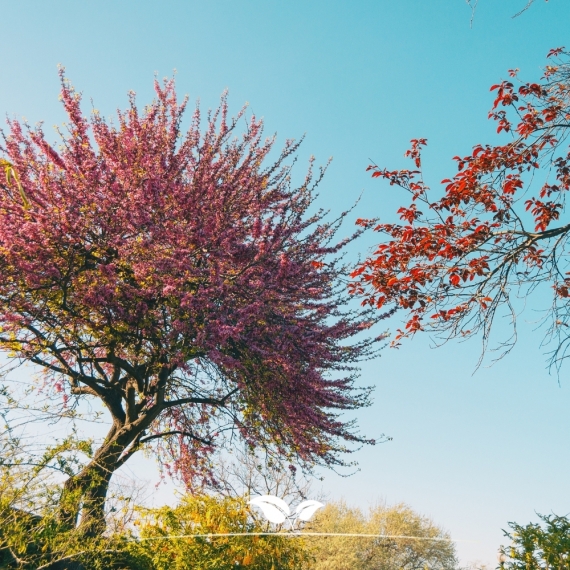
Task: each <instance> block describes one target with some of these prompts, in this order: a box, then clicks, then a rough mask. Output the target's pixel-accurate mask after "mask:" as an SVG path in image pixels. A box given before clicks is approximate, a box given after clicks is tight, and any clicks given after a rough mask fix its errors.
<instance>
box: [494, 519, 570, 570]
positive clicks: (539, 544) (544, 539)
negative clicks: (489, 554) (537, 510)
mask: <svg viewBox="0 0 570 570" xmlns="http://www.w3.org/2000/svg"><path fill="white" fill-rule="evenodd" d="M540 518H541V520H542V523H543V524H542V525H541V524H536V523H532V524H528V525H526V526H521V525H518V524H516V523H509V526H510V527H511V532H505V536H507V537H508V538H509V539H510V540H511V545H510V546H503V547H501V556H500V568H502V569H504V570H568V569H569V568H570V520H568V517H559V516H556V515H547V516H540Z"/></svg>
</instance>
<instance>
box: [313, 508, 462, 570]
mask: <svg viewBox="0 0 570 570" xmlns="http://www.w3.org/2000/svg"><path fill="white" fill-rule="evenodd" d="M306 530H307V531H312V532H324V533H329V532H330V533H347V534H350V533H359V534H360V533H362V534H385V535H398V536H413V537H423V538H449V536H448V535H447V534H446V533H445V532H444V531H443V530H442V529H441V528H440V527H438V526H436V525H435V524H434V523H433V522H432V521H431V520H430V519H429V518H427V517H424V516H421V515H419V514H418V513H416V512H414V511H413V510H412V509H411V508H409V507H408V506H407V505H403V504H400V505H395V506H391V507H387V506H385V505H382V504H379V505H377V506H375V507H372V508H371V509H370V510H369V511H368V512H367V513H364V512H362V511H361V510H360V509H357V508H350V507H348V506H347V505H346V504H345V503H344V502H342V501H341V502H338V503H329V504H328V505H327V506H326V507H325V508H324V509H322V510H321V511H318V512H317V514H316V515H315V518H314V520H313V522H312V523H311V524H310V526H309V527H307V528H306ZM307 540H310V546H311V547H312V549H313V554H314V556H315V562H314V565H313V566H311V568H312V570H365V569H366V570H419V569H422V570H423V569H424V568H430V569H432V570H454V569H455V568H457V567H458V566H457V560H456V557H455V547H454V544H453V542H450V541H438V540H433V541H432V540H413V539H401V538H398V539H396V538H380V539H378V538H362V537H358V538H351V537H336V536H335V537H315V538H313V539H307Z"/></svg>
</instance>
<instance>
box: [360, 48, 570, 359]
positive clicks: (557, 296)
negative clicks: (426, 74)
mask: <svg viewBox="0 0 570 570" xmlns="http://www.w3.org/2000/svg"><path fill="white" fill-rule="evenodd" d="M569 55H570V54H568V53H567V52H564V50H563V48H558V49H553V50H551V52H550V53H549V54H548V56H549V58H551V63H550V64H549V65H548V66H547V67H546V68H545V71H544V76H543V78H542V79H541V80H540V82H538V83H520V84H519V85H518V86H516V85H515V84H514V83H513V82H514V81H516V79H514V78H516V76H517V72H518V70H512V71H510V75H511V77H512V78H513V80H512V81H503V82H501V83H500V84H498V85H493V86H492V87H491V90H492V91H494V92H495V94H496V98H495V101H494V103H493V107H492V109H491V111H490V113H489V118H491V119H493V120H494V121H496V123H497V133H500V136H501V137H502V139H503V140H504V142H503V143H502V144H498V145H496V146H493V145H481V144H479V145H476V146H475V147H474V148H473V151H472V152H471V154H469V155H468V156H465V157H460V156H456V157H455V158H454V160H455V161H456V162H457V166H458V172H457V173H456V174H455V175H453V176H452V177H450V178H449V179H446V180H443V182H442V184H443V185H444V191H443V192H442V193H440V194H439V195H437V194H435V195H434V191H433V190H430V189H429V188H428V186H427V185H426V183H425V182H424V180H423V177H422V172H421V149H422V146H424V145H425V144H426V140H425V139H417V140H413V141H412V148H411V150H409V151H408V152H407V153H406V156H407V157H409V158H410V159H411V160H412V161H413V163H414V167H413V169H411V170H394V171H391V170H387V169H385V168H380V167H378V166H376V165H372V166H369V167H368V168H369V170H371V171H372V176H373V177H375V178H381V179H385V180H387V181H389V183H390V184H391V185H396V186H399V187H401V188H403V189H404V190H406V191H407V192H409V194H410V195H411V198H412V200H411V204H410V205H409V206H403V207H401V208H400V209H399V210H398V214H399V216H400V218H401V220H402V222H401V223H394V224H389V223H380V224H377V223H376V222H375V221H373V220H359V222H358V223H360V225H361V226H363V227H373V228H374V230H375V231H377V232H379V233H382V234H384V235H385V236H386V239H385V240H383V241H382V242H381V243H380V245H378V247H377V248H376V250H375V251H374V253H373V255H371V256H370V257H369V258H368V259H366V260H365V261H364V262H363V263H361V264H360V265H359V266H358V267H357V269H356V270H355V271H354V272H353V273H352V277H353V279H354V280H353V282H352V284H351V292H352V293H353V294H357V295H363V296H364V301H363V303H364V304H365V305H366V304H369V305H371V306H375V307H378V308H380V307H384V306H390V305H393V306H396V307H398V308H400V309H403V310H405V311H406V312H407V313H408V317H407V322H406V325H405V329H404V330H399V331H398V334H397V335H396V338H395V340H394V342H395V343H396V344H397V343H398V341H399V339H401V338H402V337H407V336H410V335H413V334H414V333H416V332H417V331H420V330H424V329H426V330H430V331H433V332H436V333H440V334H442V335H443V338H444V339H445V338H451V337H466V336H470V335H473V334H475V333H477V332H482V335H483V339H484V342H485V343H487V341H488V339H489V334H490V331H491V328H492V325H493V322H494V318H495V316H496V315H497V314H498V313H499V314H500V313H501V312H503V310H506V311H507V312H508V313H510V314H511V316H512V322H513V325H514V323H515V321H516V316H517V311H518V310H519V309H520V307H519V306H518V304H517V302H516V296H517V295H519V296H521V297H524V296H526V295H527V294H528V293H530V292H532V291H534V290H535V289H536V288H537V287H539V286H542V290H544V288H545V287H546V290H547V291H548V290H550V291H551V293H552V295H551V296H550V298H551V303H552V304H551V305H550V304H548V305H547V307H548V310H547V311H546V318H547V319H549V322H550V329H549V334H550V335H552V336H553V337H555V339H556V341H557V342H556V344H555V347H554V349H553V353H552V359H553V360H552V362H553V363H556V364H560V362H561V361H562V359H564V357H565V355H566V352H567V348H568V345H569V341H570V335H569V334H568V327H569V325H570V305H569V302H568V301H569V297H570V271H569V270H570V267H569V263H570V256H569V247H570V243H569V241H568V240H569V236H570V223H569V220H568V219H567V218H566V216H567V215H568V210H567V209H566V192H568V190H569V189H570V152H569V148H568V144H567V137H568V134H569V133H570V62H569ZM515 340H516V329H515V328H514V329H513V336H511V337H510V338H509V339H507V340H506V341H505V342H504V344H503V348H504V349H505V350H507V351H508V350H509V349H510V347H512V344H513V342H514V341H515ZM485 346H486V344H485Z"/></svg>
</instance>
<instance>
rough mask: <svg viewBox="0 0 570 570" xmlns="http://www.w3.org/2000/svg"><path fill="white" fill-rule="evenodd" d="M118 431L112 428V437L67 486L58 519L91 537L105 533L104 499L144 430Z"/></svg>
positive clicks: (67, 482)
mask: <svg viewBox="0 0 570 570" xmlns="http://www.w3.org/2000/svg"><path fill="white" fill-rule="evenodd" d="M118 431H119V433H117V430H116V429H115V428H113V429H112V430H111V432H110V434H109V435H111V434H112V437H107V439H106V442H105V443H104V444H103V446H102V447H100V448H99V449H98V450H97V452H96V453H95V455H94V457H93V459H92V460H91V462H90V463H89V464H88V465H86V466H85V467H84V468H83V469H82V470H81V471H80V472H79V473H77V474H76V475H73V476H72V477H70V478H69V479H68V480H67V481H66V482H65V484H64V488H63V492H62V495H61V501H60V506H59V513H60V514H59V518H60V520H61V522H63V523H65V524H66V525H68V526H69V527H70V528H75V527H78V528H79V529H80V530H81V531H82V532H84V533H85V534H86V535H88V536H98V535H100V534H101V533H102V532H103V531H104V530H105V500H106V498H107V492H108V490H109V483H110V482H111V477H112V476H113V474H114V473H115V471H116V470H117V469H118V468H119V467H120V466H121V465H123V463H124V462H125V459H126V457H125V456H123V453H124V452H125V450H127V451H126V452H127V454H128V456H129V457H130V455H131V453H132V449H128V447H129V445H130V444H131V443H133V442H134V441H135V440H136V439H137V437H139V436H140V435H141V434H142V433H143V429H137V430H125V429H124V428H123V429H120V430H118Z"/></svg>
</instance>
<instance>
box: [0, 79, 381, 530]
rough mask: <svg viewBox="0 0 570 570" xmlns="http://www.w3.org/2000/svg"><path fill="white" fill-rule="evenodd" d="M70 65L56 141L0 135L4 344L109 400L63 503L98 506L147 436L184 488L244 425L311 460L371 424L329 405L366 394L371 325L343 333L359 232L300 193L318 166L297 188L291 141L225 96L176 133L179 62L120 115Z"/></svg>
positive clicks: (39, 135)
mask: <svg viewBox="0 0 570 570" xmlns="http://www.w3.org/2000/svg"><path fill="white" fill-rule="evenodd" d="M61 79H62V89H61V101H62V103H63V106H64V108H65V111H66V112H67V115H68V118H69V119H68V123H67V125H66V128H67V132H61V133H60V134H61V144H60V148H59V149H57V150H56V149H55V148H54V147H53V146H52V145H51V144H49V142H48V140H47V138H46V136H45V134H44V132H43V130H42V127H41V125H40V126H37V127H34V128H31V127H29V126H27V125H25V124H21V123H20V122H18V121H16V120H10V121H9V130H8V132H5V133H3V137H4V138H3V141H4V142H3V144H2V146H1V148H0V150H1V152H2V154H3V156H4V158H3V159H2V161H3V162H2V165H3V168H4V174H5V179H4V180H2V181H1V184H0V270H1V272H2V281H1V282H0V348H1V349H3V350H4V351H8V352H9V353H10V354H11V355H12V356H13V357H14V358H17V359H20V360H21V361H24V362H31V363H34V364H36V365H38V366H39V367H41V369H42V370H43V375H44V376H43V386H44V390H46V392H47V393H50V392H51V393H52V394H55V395H58V394H59V396H60V400H59V402H60V404H59V405H60V406H63V407H65V406H72V405H75V402H76V401H77V400H78V399H80V398H84V397H89V398H97V399H99V400H100V401H101V402H102V404H103V405H104V406H105V407H106V409H107V410H108V412H109V413H110V416H111V419H112V425H111V427H110V431H109V432H108V434H107V436H106V438H105V441H104V443H103V444H102V446H101V447H100V448H99V449H98V450H96V452H95V454H94V456H93V459H92V461H91V462H90V463H89V464H88V465H87V466H86V467H85V469H84V470H83V471H81V472H80V473H79V474H77V475H76V476H74V477H71V478H70V479H69V480H68V482H67V484H66V492H67V493H68V495H69V496H71V495H73V496H75V497H76V500H75V503H74V505H75V507H74V508H71V509H68V510H67V512H65V513H63V515H62V516H64V518H65V519H66V520H68V521H69V523H70V524H74V523H75V520H76V518H77V516H78V512H79V508H80V506H81V508H82V513H83V515H82V516H83V519H84V520H85V521H89V520H90V521H91V523H93V521H97V520H102V518H103V517H102V516H101V509H102V505H103V502H104V499H105V495H106V492H107V488H108V483H109V479H110V477H111V476H112V473H113V472H114V471H115V470H116V469H117V468H118V467H120V466H121V465H122V464H124V462H125V461H126V460H127V459H128V458H129V457H130V456H131V455H132V454H133V453H134V452H135V451H137V449H139V448H140V447H141V446H142V445H144V444H146V443H148V442H153V443H154V444H156V445H157V449H158V451H159V452H161V453H162V455H161V456H162V457H163V458H165V457H166V458H167V457H171V460H170V461H169V465H170V466H171V468H172V470H176V471H177V473H179V474H180V475H181V476H182V477H183V479H184V480H185V482H186V483H187V484H188V485H189V486H192V485H193V484H194V483H196V482H199V481H200V480H204V479H211V478H212V477H213V476H214V474H213V472H212V462H211V458H212V456H213V453H214V452H215V450H216V449H217V448H219V447H220V446H223V445H224V444H226V443H228V442H231V441H232V438H235V437H238V438H241V439H242V440H244V441H245V443H246V444H247V445H248V446H249V447H250V448H259V449H262V450H265V451H266V452H270V453H271V452H274V453H275V454H278V455H279V456H281V457H282V458H285V459H287V458H288V459H289V460H290V461H295V462H297V463H300V464H301V465H305V466H310V465H312V464H314V463H315V462H318V463H323V464H328V465H333V464H339V463H342V461H343V460H342V458H341V457H340V455H339V454H340V453H342V452H345V451H348V447H347V443H350V442H353V443H357V444H358V443H363V442H366V441H370V440H366V439H365V438H363V437H362V436H360V435H359V434H358V433H357V432H356V431H355V429H354V425H353V424H351V423H350V422H348V423H347V422H345V421H344V420H342V419H341V418H340V417H339V415H338V414H339V413H340V412H342V411H344V410H351V409H355V408H358V407H360V406H364V405H366V404H367V403H368V397H369V390H368V389H362V390H359V389H356V388H355V386H354V380H355V378H356V375H357V363H358V361H360V360H361V359H365V358H369V357H371V356H373V355H374V354H375V351H376V344H375V342H376V340H377V339H375V338H371V337H363V336H362V335H361V336H359V338H358V339H356V340H354V337H355V335H359V334H360V333H362V332H363V331H366V330H368V329H370V327H372V326H373V324H374V323H375V322H377V321H378V317H377V316H373V315H371V314H370V312H369V311H361V312H357V313H355V312H353V311H352V312H351V311H349V310H348V308H347V307H346V304H347V302H348V299H347V296H346V294H345V292H346V285H345V283H344V282H343V281H342V278H343V276H345V275H346V274H347V272H346V270H345V266H344V265H343V262H342V260H341V256H339V252H341V250H342V249H343V247H344V246H345V245H346V244H347V243H348V242H350V241H351V240H352V239H354V238H355V237H356V236H357V235H358V232H356V233H355V234H353V235H352V236H350V237H348V238H345V239H339V240H337V239H336V238H335V234H336V231H337V230H338V228H339V225H340V223H341V222H342V220H343V219H344V217H345V214H342V215H341V216H340V217H339V218H337V219H335V220H332V221H327V220H325V215H326V212H323V211H320V210H316V211H315V209H314V208H313V209H312V210H311V208H312V206H313V202H314V199H315V189H316V187H317V185H318V183H319V182H320V181H321V178H322V175H323V170H322V169H321V170H320V171H319V172H318V173H317V174H314V172H313V167H312V166H311V167H310V168H309V171H308V173H307V175H306V177H305V178H304V180H302V181H301V183H300V185H298V186H295V185H294V184H293V183H292V177H291V176H292V175H291V168H290V166H287V165H286V160H287V159H289V158H292V157H293V156H294V154H295V152H296V150H297V148H298V143H296V142H294V141H291V140H289V141H287V142H286V144H285V147H284V149H283V150H282V151H281V153H278V154H276V155H272V156H273V158H271V160H270V157H269V155H270V153H271V151H272V149H273V146H274V142H275V140H274V138H263V123H262V121H260V120H258V119H257V118H255V117H252V118H251V120H249V121H246V120H245V118H244V111H243V110H242V112H240V113H239V114H238V115H237V117H236V118H234V119H229V118H228V108H227V102H226V97H225V96H224V97H223V98H222V102H221V105H220V107H219V108H218V109H217V110H216V111H215V112H213V113H210V114H208V116H207V119H206V126H205V128H204V129H202V123H201V113H200V110H199V109H198V108H197V109H196V110H195V112H194V114H193V116H192V120H191V124H190V126H189V128H188V129H187V130H186V132H183V131H182V127H181V123H182V119H183V113H184V111H185V108H186V100H184V101H183V102H179V101H178V100H177V97H176V93H175V85H174V82H173V81H172V80H170V81H165V83H164V84H162V85H161V84H159V83H158V82H155V90H156V99H155V100H154V101H153V103H152V104H150V105H149V106H147V107H145V108H144V109H143V110H139V109H138V108H137V105H136V102H135V96H134V94H131V96H130V106H129V107H128V109H127V110H126V111H119V112H118V116H117V123H116V124H113V123H112V122H110V121H107V120H106V119H105V118H104V117H102V116H101V115H100V114H99V113H98V112H97V111H94V112H93V114H92V115H91V117H86V116H85V115H84V114H83V112H82V110H81V96H80V94H79V93H77V92H76V91H75V90H74V89H73V87H72V86H71V84H70V83H69V82H68V81H67V80H66V79H65V76H64V74H63V71H62V73H61ZM240 121H243V122H244V124H245V126H246V128H245V132H244V133H243V134H242V135H240V136H238V134H237V127H238V125H239V124H240ZM165 461H166V459H165ZM68 504H69V501H68ZM90 513H93V516H91V515H90ZM85 524H87V522H86V523H85Z"/></svg>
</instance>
